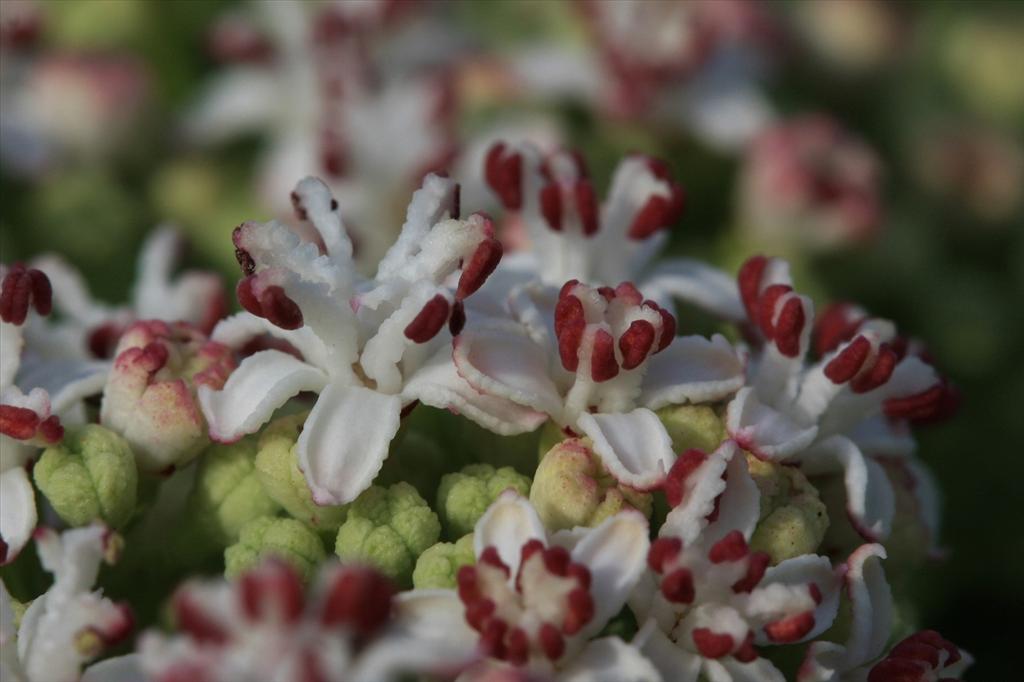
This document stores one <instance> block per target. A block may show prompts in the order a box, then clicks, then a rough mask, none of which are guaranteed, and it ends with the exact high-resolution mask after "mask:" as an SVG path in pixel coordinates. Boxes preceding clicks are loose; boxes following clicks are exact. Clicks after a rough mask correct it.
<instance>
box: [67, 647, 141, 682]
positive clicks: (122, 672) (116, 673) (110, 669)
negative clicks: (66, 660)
mask: <svg viewBox="0 0 1024 682" xmlns="http://www.w3.org/2000/svg"><path fill="white" fill-rule="evenodd" d="M144 679H145V677H144V676H143V675H142V668H141V666H140V659H139V654H128V655H126V656H116V657H114V658H108V659H107V660H105V661H100V662H99V663H94V664H93V665H90V666H89V667H88V668H87V669H86V671H85V674H84V675H82V680H81V682H142V680H144Z"/></svg>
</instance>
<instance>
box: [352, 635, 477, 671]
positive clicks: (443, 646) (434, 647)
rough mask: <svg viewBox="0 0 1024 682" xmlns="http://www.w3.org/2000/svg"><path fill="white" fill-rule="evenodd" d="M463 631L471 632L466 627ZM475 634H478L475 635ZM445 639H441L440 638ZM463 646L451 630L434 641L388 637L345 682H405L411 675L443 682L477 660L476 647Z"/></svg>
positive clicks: (381, 639) (363, 658) (363, 656)
mask: <svg viewBox="0 0 1024 682" xmlns="http://www.w3.org/2000/svg"><path fill="white" fill-rule="evenodd" d="M463 629H467V630H468V628H465V627H464V626H463ZM473 634H475V633H473ZM438 635H441V636H438ZM469 644H470V646H469V647H467V646H465V643H462V645H460V643H459V640H458V638H457V637H453V636H452V633H451V632H449V631H447V630H437V631H435V632H434V637H433V638H431V639H425V638H422V637H401V636H394V635H385V636H382V637H378V638H377V639H376V640H375V641H374V642H373V644H371V645H370V646H369V647H368V648H367V649H365V650H363V652H362V653H361V654H360V656H359V658H358V660H357V661H356V662H355V664H354V665H353V666H352V667H351V669H349V670H348V671H346V675H345V677H344V679H345V680H346V681H349V680H350V681H351V682H389V681H394V682H401V681H402V680H408V679H409V675H410V674H413V673H415V674H418V675H425V674H428V673H434V674H436V675H438V676H440V677H441V678H442V679H449V678H451V677H452V675H453V674H454V673H456V672H458V671H459V670H461V669H463V668H464V667H465V666H466V665H468V664H469V663H470V662H471V661H472V659H473V658H474V655H475V652H474V649H473V646H472V645H473V643H472V642H470V643H469Z"/></svg>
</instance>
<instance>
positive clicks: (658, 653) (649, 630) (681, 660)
mask: <svg viewBox="0 0 1024 682" xmlns="http://www.w3.org/2000/svg"><path fill="white" fill-rule="evenodd" d="M633 645H634V646H636V647H637V648H639V649H640V653H642V654H643V655H644V656H646V657H647V660H649V661H650V662H651V663H652V664H653V665H654V667H655V668H657V669H658V672H660V673H661V679H662V680H664V681H665V682H669V681H671V682H697V677H698V676H699V675H700V669H701V665H702V664H703V659H702V657H701V656H700V655H699V654H696V653H693V652H691V651H687V650H686V649H684V648H683V647H681V646H678V645H677V644H676V643H675V642H673V641H672V640H671V639H669V638H668V636H667V635H665V633H664V632H662V630H661V628H660V627H658V623H657V621H655V620H654V619H651V620H648V621H647V622H646V623H645V624H644V626H643V627H642V628H640V631H639V632H637V633H636V637H634V638H633Z"/></svg>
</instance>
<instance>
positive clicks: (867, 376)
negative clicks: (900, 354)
mask: <svg viewBox="0 0 1024 682" xmlns="http://www.w3.org/2000/svg"><path fill="white" fill-rule="evenodd" d="M896 363H897V359H896V353H895V352H893V350H892V349H891V348H889V346H888V345H887V344H884V343H883V344H882V345H881V346H880V347H879V348H878V356H877V357H876V358H875V364H873V365H872V366H871V369H870V370H869V371H867V372H865V373H864V374H862V375H861V376H859V377H857V378H856V379H854V380H853V381H851V382H850V388H851V389H853V392H854V393H867V392H868V391H873V390H874V389H876V388H878V387H879V386H881V385H882V384H884V383H885V382H887V381H889V377H891V376H892V372H893V370H894V369H896Z"/></svg>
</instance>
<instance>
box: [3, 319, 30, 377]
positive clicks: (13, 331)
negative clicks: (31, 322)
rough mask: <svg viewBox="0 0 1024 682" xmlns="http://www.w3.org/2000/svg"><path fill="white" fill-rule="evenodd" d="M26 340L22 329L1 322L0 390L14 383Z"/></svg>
mask: <svg viewBox="0 0 1024 682" xmlns="http://www.w3.org/2000/svg"><path fill="white" fill-rule="evenodd" d="M24 343H25V340H24V337H23V334H22V331H21V327H20V326H19V325H16V324H9V323H7V322H0V389H3V388H6V387H7V386H10V385H11V384H13V383H14V376H15V375H16V374H17V373H18V367H19V366H20V365H21V348H22V346H23V345H24Z"/></svg>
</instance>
